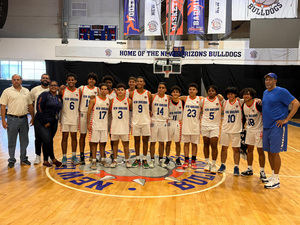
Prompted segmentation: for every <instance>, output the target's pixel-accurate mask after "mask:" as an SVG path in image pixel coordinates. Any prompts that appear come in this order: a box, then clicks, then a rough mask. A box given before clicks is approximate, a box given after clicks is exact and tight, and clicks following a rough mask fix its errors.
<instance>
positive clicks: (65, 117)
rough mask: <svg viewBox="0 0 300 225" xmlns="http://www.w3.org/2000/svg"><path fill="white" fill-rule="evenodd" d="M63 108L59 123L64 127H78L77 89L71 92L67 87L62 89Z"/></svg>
mask: <svg viewBox="0 0 300 225" xmlns="http://www.w3.org/2000/svg"><path fill="white" fill-rule="evenodd" d="M62 99H63V107H62V112H61V123H62V124H65V125H78V119H79V89H78V88H75V90H73V91H71V90H70V89H69V88H68V87H67V88H65V89H64V91H63V95H62Z"/></svg>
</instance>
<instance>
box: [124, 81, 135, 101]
mask: <svg viewBox="0 0 300 225" xmlns="http://www.w3.org/2000/svg"><path fill="white" fill-rule="evenodd" d="M128 86H129V88H128V89H126V97H127V98H129V94H130V92H131V91H134V90H135V86H136V78H135V77H129V79H128Z"/></svg>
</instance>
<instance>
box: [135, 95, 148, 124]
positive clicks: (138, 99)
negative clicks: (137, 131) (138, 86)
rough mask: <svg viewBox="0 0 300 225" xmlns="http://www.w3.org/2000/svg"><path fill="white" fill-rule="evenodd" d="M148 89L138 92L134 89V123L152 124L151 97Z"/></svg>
mask: <svg viewBox="0 0 300 225" xmlns="http://www.w3.org/2000/svg"><path fill="white" fill-rule="evenodd" d="M148 93H149V92H148V91H147V90H144V92H143V93H141V94H140V93H138V91H137V90H134V91H133V96H132V125H146V124H150V113H149V105H150V101H149V97H148Z"/></svg>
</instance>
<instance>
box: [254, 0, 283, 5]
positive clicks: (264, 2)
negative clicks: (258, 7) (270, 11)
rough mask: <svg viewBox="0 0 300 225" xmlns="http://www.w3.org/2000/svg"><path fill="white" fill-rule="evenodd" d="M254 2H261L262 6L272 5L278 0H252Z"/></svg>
mask: <svg viewBox="0 0 300 225" xmlns="http://www.w3.org/2000/svg"><path fill="white" fill-rule="evenodd" d="M254 2H255V3H256V4H262V5H264V6H269V5H273V4H274V3H276V2H278V0H254Z"/></svg>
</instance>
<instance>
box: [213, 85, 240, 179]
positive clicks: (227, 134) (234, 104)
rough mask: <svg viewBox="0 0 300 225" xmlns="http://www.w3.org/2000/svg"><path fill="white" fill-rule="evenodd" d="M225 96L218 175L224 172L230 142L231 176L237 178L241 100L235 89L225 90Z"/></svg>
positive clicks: (238, 173)
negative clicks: (231, 155) (232, 168)
mask: <svg viewBox="0 0 300 225" xmlns="http://www.w3.org/2000/svg"><path fill="white" fill-rule="evenodd" d="M225 94H226V96H227V98H228V100H226V102H225V103H223V104H224V106H223V108H224V119H223V122H222V129H221V137H220V144H221V145H222V150H221V163H222V164H221V166H220V168H219V170H218V172H219V173H224V172H225V170H226V166H225V162H226V159H227V149H228V146H229V144H230V142H231V147H232V149H233V158H234V171H233V175H235V176H239V175H240V171H239V163H240V146H241V136H240V133H241V131H242V127H243V124H242V107H241V105H242V103H243V101H242V100H239V99H237V94H238V90H237V88H235V87H228V88H227V89H226V90H225Z"/></svg>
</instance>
